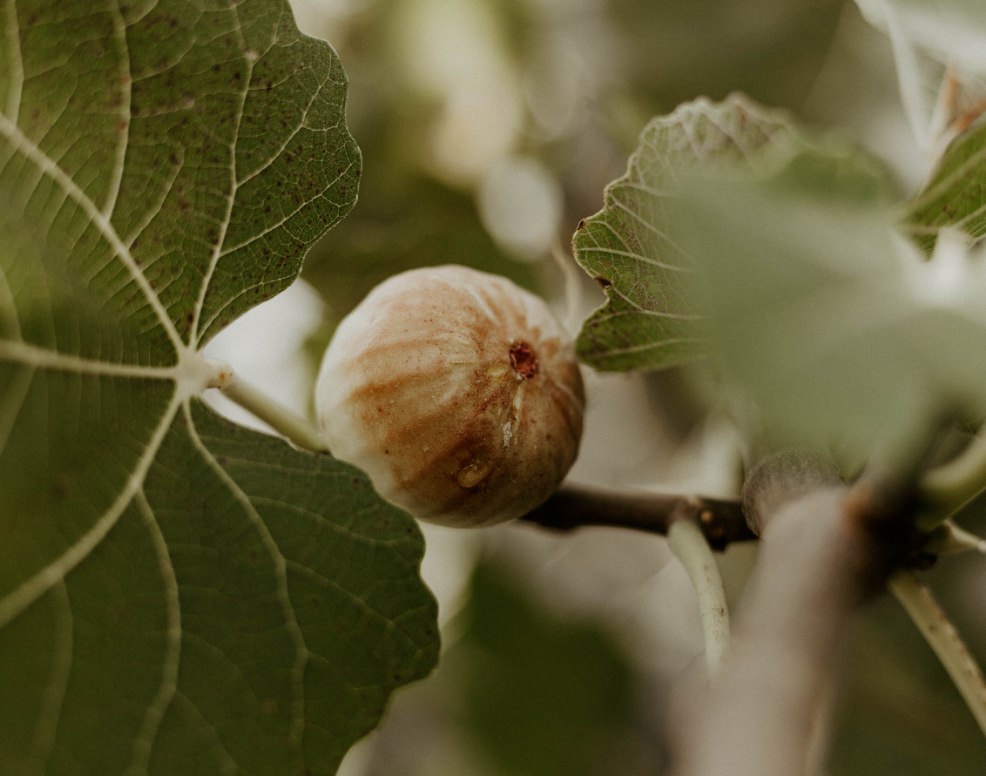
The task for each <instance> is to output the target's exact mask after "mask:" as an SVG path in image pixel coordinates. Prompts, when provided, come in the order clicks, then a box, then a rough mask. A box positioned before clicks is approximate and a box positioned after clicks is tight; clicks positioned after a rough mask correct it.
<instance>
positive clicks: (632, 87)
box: [208, 0, 986, 776]
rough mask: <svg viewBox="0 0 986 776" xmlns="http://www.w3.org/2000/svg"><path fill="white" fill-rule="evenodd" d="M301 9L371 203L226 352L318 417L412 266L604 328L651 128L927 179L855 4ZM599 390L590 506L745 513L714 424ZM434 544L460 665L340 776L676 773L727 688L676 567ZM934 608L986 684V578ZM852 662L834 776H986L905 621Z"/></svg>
mask: <svg viewBox="0 0 986 776" xmlns="http://www.w3.org/2000/svg"><path fill="white" fill-rule="evenodd" d="M293 6H294V8H295V12H296V16H297V18H298V23H299V26H300V27H301V29H302V30H303V31H305V32H307V33H308V34H310V35H313V36H316V37H320V38H324V39H326V40H328V41H329V42H331V44H332V45H333V46H334V47H335V48H336V50H337V51H338V52H339V54H340V56H341V58H342V62H343V65H344V67H345V69H346V72H347V73H348V76H349V79H350V92H349V108H348V116H349V126H350V129H351V131H352V133H353V135H354V136H355V137H356V139H357V142H358V143H359V145H360V147H361V149H362V152H363V158H364V174H363V180H362V183H361V187H360V195H359V201H358V203H357V205H356V207H355V209H354V210H353V212H352V213H351V214H350V216H349V217H348V218H347V219H346V220H345V221H343V222H342V223H341V224H340V225H339V226H337V227H336V228H335V229H333V230H332V231H331V232H330V233H329V234H328V235H327V237H326V239H325V240H324V241H323V242H322V243H321V244H319V245H318V246H317V247H316V248H315V249H314V250H313V251H312V252H311V253H310V254H309V256H308V258H307V260H306V264H305V268H304V272H303V275H302V280H301V281H299V282H298V283H296V284H295V285H294V286H293V287H292V288H291V289H289V290H288V291H287V292H285V293H284V294H282V295H280V296H279V297H277V298H275V299H274V300H272V301H270V302H268V303H266V304H265V305H262V306H260V307H258V308H256V309H255V310H253V311H251V312H250V313H248V314H247V315H245V316H244V317H243V318H242V319H240V320H239V321H238V322H236V323H235V324H234V325H233V326H231V327H230V328H229V329H227V330H226V331H225V332H223V333H222V334H221V335H220V336H219V337H217V338H216V339H215V340H214V341H213V342H212V343H211V344H210V346H209V348H208V352H209V353H210V354H211V355H213V356H215V357H221V358H225V359H226V360H228V361H230V362H231V363H233V364H235V365H236V367H237V369H238V371H239V372H241V373H242V374H243V375H244V376H245V377H246V378H247V379H249V380H251V381H253V382H254V383H256V384H258V385H259V386H261V387H262V388H263V389H264V390H266V391H268V392H269V393H271V394H273V395H276V396H279V397H281V398H282V400H283V401H284V402H285V403H287V404H289V405H291V406H293V407H294V408H295V409H297V410H298V411H300V412H306V413H310V403H311V394H310V392H311V385H312V382H313V380H314V375H315V372H316V370H317V367H318V360H319V358H320V354H321V352H322V350H323V349H324V347H325V345H326V344H327V342H328V340H329V338H330V337H331V334H332V331H333V329H334V327H335V325H336V324H337V323H338V321H339V320H340V319H341V317H342V316H344V315H345V314H346V313H347V312H348V311H349V310H350V309H351V308H352V307H353V306H354V305H355V304H356V303H357V302H358V301H359V300H360V299H361V298H362V297H363V295H365V293H366V292H367V291H368V290H369V289H370V288H371V287H372V286H373V285H375V284H376V283H377V282H379V281H380V280H381V279H383V278H384V277H387V276H389V275H391V274H394V273H396V272H399V271H401V270H403V269H407V268H410V267H416V266H422V265H430V264H442V263H449V262H454V263H459V264H467V265H470V266H474V267H478V268H480V269H484V270H487V271H492V272H497V273H500V274H504V275H508V276H510V277H512V278H513V279H514V280H516V281H517V282H519V283H521V284H522V285H525V286H527V287H529V288H531V289H533V290H535V291H536V292H538V293H540V294H542V295H543V296H545V297H546V298H547V299H548V300H549V301H550V302H551V303H552V304H553V305H554V306H555V309H556V311H557V312H558V314H559V317H560V318H561V319H562V320H564V321H565V322H566V324H567V325H568V326H569V328H570V329H571V331H572V333H573V334H574V333H575V332H576V331H577V328H578V322H579V321H580V320H581V317H583V316H584V315H585V314H587V313H588V312H589V311H591V310H592V309H593V308H594V307H595V306H597V305H598V304H600V303H601V302H602V297H601V294H600V293H599V291H598V289H597V288H596V287H595V285H593V284H591V283H589V282H587V281H586V280H584V279H583V278H582V277H581V276H580V271H579V270H577V268H575V265H574V263H573V262H572V260H571V256H570V248H569V241H570V238H571V234H572V232H573V231H574V229H575V225H576V224H577V223H578V221H579V219H581V218H583V217H586V216H589V215H591V214H592V213H594V212H596V211H597V210H598V209H599V208H600V207H601V205H602V191H603V188H604V186H605V185H606V184H607V183H608V182H609V181H611V180H613V179H614V178H616V177H618V176H619V175H621V174H622V172H623V171H624V169H625V166H626V159H627V156H628V155H629V154H630V152H631V151H632V150H633V148H634V146H635V145H636V137H637V134H638V133H639V132H640V130H641V129H642V128H643V126H644V124H645V123H646V121H647V119H648V118H650V117H651V116H653V115H656V114H660V113H666V112H668V111H670V110H672V109H673V108H674V107H675V106H676V105H677V104H678V103H680V102H682V101H686V100H690V99H692V98H694V97H697V96H700V95H705V96H708V97H711V98H713V99H718V98H722V97H724V96H725V95H727V94H728V93H729V92H731V91H735V90H741V91H744V92H746V93H747V94H749V95H750V96H752V97H753V98H754V99H756V100H758V101H760V102H762V103H764V104H766V105H770V106H780V107H786V108H788V109H790V110H791V111H792V112H793V113H794V114H796V115H797V116H798V117H800V118H801V119H802V120H804V121H807V122H808V123H810V124H814V125H816V126H821V127H835V128H840V130H841V131H843V132H845V133H846V134H848V135H849V136H851V137H853V138H854V139H855V140H856V141H857V142H860V143H862V144H863V145H865V146H867V147H868V148H869V149H870V150H871V151H872V152H874V153H875V154H877V155H878V156H879V157H881V158H882V159H884V160H885V161H886V162H887V164H888V165H889V166H890V167H891V169H892V170H893V171H894V173H895V174H896V176H897V178H898V180H899V182H900V187H901V194H902V196H906V194H907V193H908V192H909V191H912V190H913V189H914V188H915V187H916V186H917V185H919V183H920V181H921V179H922V176H924V175H925V174H926V173H927V160H926V159H924V158H923V154H922V153H921V152H920V151H919V150H918V149H917V148H916V146H915V144H914V141H913V139H912V136H911V133H910V131H909V129H908V125H907V123H906V121H905V119H904V116H903V113H902V111H901V108H900V99H899V97H898V93H897V86H896V80H895V75H894V70H893V59H892V55H891V52H890V47H889V43H888V42H887V40H886V39H885V37H884V36H883V35H882V34H880V33H879V32H877V31H876V30H873V29H872V28H870V27H868V26H867V25H866V24H865V22H863V21H862V19H861V18H860V16H859V13H858V11H857V10H856V7H855V5H854V3H852V2H844V1H843V0H665V1H664V2H652V1H650V0H467V1H464V0H294V2H293ZM573 269H575V271H574V272H573ZM586 379H587V387H588V392H589V414H588V417H587V425H586V433H585V437H584V439H583V445H582V452H581V456H580V459H579V461H578V463H577V464H576V467H575V469H574V470H573V472H572V474H571V478H572V479H574V480H578V481H581V482H588V483H598V484H602V485H606V486H609V487H616V488H619V487H639V488H650V489H654V490H661V491H666V492H701V493H703V494H705V495H732V494H733V493H735V491H736V488H737V482H736V479H735V477H736V474H735V471H736V466H735V461H736V459H735V444H734V440H733V439H732V437H731V435H730V434H729V432H728V430H726V428H725V426H724V425H723V424H719V423H716V422H715V420H714V419H713V420H709V419H703V418H700V417H698V416H697V415H696V413H695V407H694V404H693V403H692V402H690V401H689V396H688V393H687V390H685V388H684V387H683V383H682V381H681V380H680V379H679V378H678V376H677V375H675V374H674V373H673V372H671V373H662V374H657V375H647V376H642V375H599V374H594V373H592V372H591V371H590V370H586ZM220 398H221V397H220ZM216 401H217V402H220V399H217V400H216ZM219 406H220V408H221V409H223V411H225V412H227V413H228V414H231V415H233V416H235V417H236V418H237V419H239V420H241V421H243V422H247V423H249V422H251V421H250V419H249V418H246V417H244V416H243V415H241V414H239V415H238V414H237V411H236V408H235V407H233V408H231V407H224V406H223V405H222V404H221V403H220V404H219ZM963 522H964V524H965V525H966V526H967V527H969V528H971V529H973V530H977V531H979V532H980V533H982V532H984V531H986V507H982V506H977V505H973V507H972V508H971V509H970V510H969V514H968V515H967V516H966V518H965V519H964V521H963ZM424 530H425V535H426V541H427V546H428V552H427V556H426V559H425V565H424V569H423V574H424V577H425V579H426V581H427V582H428V583H429V585H430V586H431V588H432V590H434V592H435V594H436V596H437V597H438V599H439V604H440V611H441V615H440V617H441V624H442V633H443V645H444V646H443V655H442V659H441V663H440V666H439V668H438V670H437V672H436V673H435V674H434V675H433V676H431V677H430V678H429V679H427V680H425V681H423V682H419V683H418V684H416V685H413V686H411V687H408V688H405V689H404V690H402V691H400V692H399V693H398V694H397V696H396V697H395V699H394V702H393V703H392V706H391V708H390V711H389V713H388V715H387V716H386V718H385V720H384V723H383V725H382V726H381V727H380V728H379V729H378V730H376V731H375V732H373V733H372V734H371V735H370V736H368V737H367V738H366V739H365V740H364V741H363V742H361V743H360V744H359V745H357V747H356V748H355V749H354V750H353V751H352V752H351V753H350V755H349V756H348V757H347V759H346V761H345V763H344V765H343V768H342V771H341V773H342V774H343V776H656V775H657V774H661V773H662V772H664V770H665V768H664V766H665V760H666V755H665V751H666V745H665V730H666V728H667V724H668V719H667V717H668V714H669V698H670V697H671V695H672V694H673V692H674V690H675V688H676V687H677V686H679V685H680V682H681V679H682V677H685V676H687V675H688V674H689V673H690V672H692V671H700V670H702V669H703V665H704V664H703V661H702V655H701V653H702V642H701V628H700V624H699V619H698V612H697V609H696V605H695V599H694V594H693V593H692V590H691V587H690V584H689V582H688V579H687V577H686V576H685V573H684V571H683V569H682V568H681V567H680V566H679V565H678V563H677V561H675V560H673V559H672V558H671V557H670V554H669V551H668V549H667V547H666V544H665V542H664V541H663V540H662V539H660V538H658V537H650V536H642V535H636V534H632V533H630V532H622V531H618V530H602V529H591V530H588V529H587V530H583V531H581V532H578V533H575V534H571V535H566V536H557V535H553V534H550V533H548V532H545V531H543V530H540V529H535V528H532V527H528V526H517V525H507V526H501V527H498V528H494V529H486V530H482V531H454V530H450V529H441V528H432V527H429V526H425V527H424ZM754 557H755V548H754V547H750V546H735V547H733V548H730V549H729V551H728V552H726V553H725V554H724V555H723V556H722V557H721V561H722V566H723V571H724V574H725V577H726V581H727V587H728V590H729V593H730V595H731V597H733V598H734V599H735V598H737V597H738V596H739V594H740V592H741V591H742V585H743V581H744V580H745V578H746V575H747V573H748V572H749V569H750V567H751V565H752V562H753V560H754ZM929 581H930V582H931V583H932V585H933V587H934V588H935V590H936V591H937V592H938V593H939V595H940V596H941V598H942V600H943V602H944V603H945V605H946V607H947V608H948V610H949V611H950V613H951V614H952V615H953V616H954V619H955V621H956V623H957V624H958V626H959V628H960V630H961V631H962V632H963V633H964V634H965V635H966V636H967V638H968V640H969V641H970V643H971V646H972V648H973V650H974V652H975V653H976V654H977V655H978V656H979V658H980V661H981V662H983V661H986V625H984V612H986V607H984V605H983V602H984V594H986V559H982V558H979V559H977V558H974V557H960V558H951V559H946V560H944V561H942V562H941V563H940V567H939V568H936V569H934V570H933V571H932V572H930V573H929ZM847 654H848V660H847V666H846V670H845V675H844V676H842V677H840V678H839V679H840V681H841V682H842V686H843V691H842V693H841V695H840V696H839V701H838V714H837V719H836V723H835V730H834V741H833V745H832V750H831V756H830V758H829V764H828V767H827V770H828V773H830V774H832V775H833V776H850V775H859V776H863V775H870V774H889V773H893V774H898V775H899V776H909V775H910V774H914V775H915V776H916V775H917V774H936V775H937V774H951V775H952V776H964V775H965V774H969V776H982V774H983V773H986V744H984V743H983V740H982V737H981V736H980V735H979V733H978V730H977V728H976V726H975V724H974V723H973V721H972V719H971V717H970V715H969V713H968V712H967V711H966V709H965V707H964V706H963V705H962V703H961V701H960V700H959V698H958V695H957V694H956V692H955V691H954V689H953V688H952V686H951V684H950V682H949V680H948V678H947V677H946V675H945V673H944V671H943V670H942V669H941V668H940V667H939V665H938V664H937V662H936V660H935V659H934V657H933V656H932V655H931V653H930V651H929V650H928V648H927V647H926V646H925V644H924V643H923V641H922V640H921V638H920V636H919V635H918V634H917V632H916V631H915V630H914V628H913V627H912V626H911V625H910V624H909V622H908V621H907V619H906V617H905V616H904V615H903V613H902V612H901V611H900V610H899V607H897V606H896V604H895V603H894V602H893V601H892V600H890V599H888V598H886V597H884V598H881V599H879V600H876V601H874V602H873V603H872V604H870V605H868V606H867V607H866V609H865V610H864V611H863V612H861V613H860V615H859V617H858V618H857V623H856V628H855V632H854V634H853V638H852V643H851V645H850V648H849V650H848V652H847ZM751 702H755V699H751ZM765 745H768V746H769V742H765Z"/></svg>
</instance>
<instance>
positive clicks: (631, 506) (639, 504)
mask: <svg viewBox="0 0 986 776" xmlns="http://www.w3.org/2000/svg"><path fill="white" fill-rule="evenodd" d="M682 518H689V519H692V520H694V521H696V522H697V523H698V526H699V528H701V529H702V533H703V534H704V535H705V538H706V540H707V541H708V542H709V545H710V546H711V547H712V548H713V549H716V550H723V549H725V547H726V546H727V545H729V544H731V543H733V542H745V541H751V540H753V539H756V538H757V537H756V534H754V533H753V531H752V530H750V528H749V526H748V525H747V522H746V518H745V516H744V514H743V508H742V505H741V503H740V501H739V500H738V499H734V500H730V499H715V498H704V497H701V496H670V495H663V494H658V493H647V492H640V493H625V492H622V491H621V492H614V491H609V490H603V489H601V488H590V487H587V486H584V485H565V486H563V487H562V488H561V489H560V490H558V491H557V492H556V493H555V494H554V495H553V496H551V497H550V498H549V499H548V500H547V501H545V502H544V503H543V504H542V505H541V506H539V507H538V508H537V509H534V510H532V511H531V512H529V513H528V514H526V515H524V516H523V517H522V518H521V520H522V521H524V522H527V523H533V524H535V525H539V526H541V527H542V528H549V529H552V530H555V531H572V530H575V529H576V528H581V527H584V526H609V527H612V528H629V529H633V530H637V531H644V532H647V533H654V534H660V535H662V536H663V535H667V532H668V528H669V527H670V526H671V523H673V522H674V521H675V520H679V519H682Z"/></svg>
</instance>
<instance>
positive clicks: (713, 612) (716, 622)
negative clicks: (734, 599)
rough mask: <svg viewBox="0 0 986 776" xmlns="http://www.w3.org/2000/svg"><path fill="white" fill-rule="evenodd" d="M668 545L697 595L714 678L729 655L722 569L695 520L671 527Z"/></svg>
mask: <svg viewBox="0 0 986 776" xmlns="http://www.w3.org/2000/svg"><path fill="white" fill-rule="evenodd" d="M668 544H669V545H670V546H671V551H672V552H673V553H674V554H675V556H676V557H677V558H678V560H680V561H681V564H682V565H683V566H684V567H685V571H687V572H688V576H689V578H690V579H691V581H692V585H693V586H694V588H695V593H696V594H697V595H698V609H699V615H700V616H701V618H702V632H703V634H704V636H705V662H706V665H707V666H708V670H709V677H710V678H712V679H714V678H715V676H716V674H717V673H718V672H719V670H720V668H721V666H722V663H723V661H724V660H725V658H726V656H727V655H728V654H729V643H730V634H729V608H728V607H727V605H726V592H725V589H724V588H723V584H722V575H721V574H720V573H719V566H718V564H717V563H716V559H715V557H714V556H713V554H712V548H711V547H709V543H708V541H706V539H705V536H704V535H703V534H702V530H701V529H700V528H699V527H698V525H697V524H696V523H695V521H694V520H691V519H689V518H680V519H678V520H674V521H673V522H672V523H671V525H670V527H669V528H668Z"/></svg>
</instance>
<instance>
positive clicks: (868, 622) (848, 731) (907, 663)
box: [827, 571, 986, 776]
mask: <svg viewBox="0 0 986 776" xmlns="http://www.w3.org/2000/svg"><path fill="white" fill-rule="evenodd" d="M934 576H935V577H938V576H940V575H939V573H938V571H936V572H935V573H934ZM972 592H973V591H971V590H967V591H966V594H969V593H972ZM969 635H975V634H974V633H969ZM970 646H972V647H974V646H975V645H974V644H970ZM847 659H848V663H849V664H848V667H847V671H846V675H845V677H844V679H845V681H843V682H842V685H841V688H840V692H839V696H838V703H837V715H836V723H835V726H834V731H833V741H832V744H831V746H830V747H829V752H830V755H829V762H828V766H827V772H828V773H830V774H831V776H873V775H874V774H890V773H892V774H894V776H928V775H929V774H946V773H947V774H948V775H949V776H980V774H982V772H983V763H984V762H986V742H984V741H983V737H982V735H981V733H980V732H979V729H978V727H977V726H976V723H975V721H974V720H973V718H972V715H971V714H970V713H969V710H968V709H967V708H966V707H965V705H964V704H963V702H962V700H961V698H960V696H959V694H958V692H957V691H956V689H955V686H954V685H953V684H952V682H951V680H950V679H949V678H948V676H947V675H946V673H945V670H944V669H943V668H942V666H941V663H940V662H939V661H938V659H937V658H936V657H935V655H934V653H932V651H931V649H930V648H929V647H928V645H927V644H926V643H925V641H924V640H923V639H922V638H921V636H920V634H919V633H918V631H917V629H916V628H915V627H914V625H913V624H912V623H911V622H910V620H909V619H908V618H907V616H906V615H905V614H904V612H903V610H902V609H901V608H900V606H899V605H898V604H897V602H896V601H894V600H892V599H891V598H889V597H887V596H883V597H881V598H879V599H878V600H877V601H874V602H873V603H872V604H871V605H870V606H868V607H867V608H865V609H864V610H863V611H862V612H861V613H860V617H859V622H858V623H857V625H856V628H855V632H854V633H853V639H852V649H851V650H848V651H847Z"/></svg>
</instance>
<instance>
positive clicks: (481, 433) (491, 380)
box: [315, 266, 585, 526]
mask: <svg viewBox="0 0 986 776" xmlns="http://www.w3.org/2000/svg"><path fill="white" fill-rule="evenodd" d="M315 405H316V410H317V412H318V420H319V424H320V426H321V428H322V432H323V434H324V436H325V440H326V442H327V443H328V446H329V449H330V450H331V451H332V454H333V455H334V456H336V457H337V458H339V459H341V460H344V461H348V462H349V463H352V464H354V465H356V466H358V467H360V468H361V469H363V470H364V471H365V472H366V473H367V474H368V475H369V476H370V479H371V480H372V481H373V484H374V487H376V489H377V491H378V492H379V493H380V495H382V496H383V497H384V498H386V499H387V500H389V501H391V502H393V503H394V504H397V505H398V506H400V507H402V508H404V509H406V510H407V511H408V512H410V513H411V514H413V515H414V516H416V517H418V518H421V519H422V520H428V521H431V522H435V523H441V524H444V525H452V526H481V525H490V524H492V523H497V522H501V521H504V520H509V519H511V518H515V517H519V516H520V515H522V514H524V513H525V512H527V511H529V510H531V509H533V508H534V507H535V506H537V505H538V504H540V503H541V502H542V501H544V500H545V499H546V498H547V497H548V496H550V495H551V494H552V493H553V492H554V491H555V489H556V488H557V487H558V485H559V483H560V482H561V480H562V479H563V478H564V476H565V475H566V474H567V472H568V470H569V468H570V467H571V465H572V463H573V461H574V460H575V456H576V453H577V452H578V446H579V439H580V438H581V435H582V413H583V409H584V405H585V394H584V391H583V387H582V377H581V374H580V373H579V367H578V364H577V363H576V361H575V357H574V354H573V351H572V348H571V344H570V342H569V340H568V338H567V337H566V336H565V333H564V332H563V330H562V328H561V326H559V324H558V323H557V322H556V321H555V319H554V318H553V317H552V316H551V313H550V312H549V310H548V308H547V306H546V305H545V303H544V302H543V301H542V300H541V299H539V298H538V297H536V296H534V295H533V294H531V293H528V292H527V291H524V290H523V289H521V288H518V287H517V286H516V285H514V284H513V283H512V282H511V281H509V280H507V279H506V278H502V277H498V276H495V275H488V274H486V273H484V272H478V271H476V270H472V269H468V268H466V267H458V266H442V267H431V268H425V269H416V270H411V271H409V272H404V273H402V274H400V275H395V276H393V277H391V278H390V279H388V280H386V281H385V282H383V283H382V284H380V285H379V286H377V287H376V288H375V289H374V290H373V291H372V292H370V294H369V295H368V296H367V297H366V299H364V300H363V302H362V303H361V304H360V305H359V306H358V307H357V308H356V309H355V310H353V311H352V313H350V314H349V315H348V316H347V317H346V318H345V319H344V320H343V321H342V323H340V324H339V328H338V329H337V330H336V333H335V336H334V337H333V339H332V342H331V344H330V345H329V348H328V350H327V351H326V353H325V358H324V360H323V361H322V367H321V370H320V371H319V375H318V381H317V383H316V387H315Z"/></svg>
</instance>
